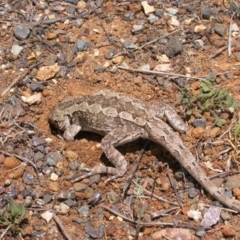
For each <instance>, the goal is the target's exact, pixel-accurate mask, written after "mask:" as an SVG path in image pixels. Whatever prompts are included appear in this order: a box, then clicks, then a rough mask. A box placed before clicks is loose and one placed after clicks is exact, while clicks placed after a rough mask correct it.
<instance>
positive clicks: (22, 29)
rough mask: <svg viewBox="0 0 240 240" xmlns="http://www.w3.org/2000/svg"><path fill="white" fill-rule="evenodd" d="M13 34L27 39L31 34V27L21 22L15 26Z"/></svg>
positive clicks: (18, 37)
mask: <svg viewBox="0 0 240 240" xmlns="http://www.w3.org/2000/svg"><path fill="white" fill-rule="evenodd" d="M13 34H14V36H15V37H16V38H17V39H18V40H24V39H26V38H27V37H28V36H29V34H30V29H29V28H28V27H27V26H25V25H22V24H19V25H17V26H15V27H14V28H13Z"/></svg>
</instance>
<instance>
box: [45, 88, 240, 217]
mask: <svg viewBox="0 0 240 240" xmlns="http://www.w3.org/2000/svg"><path fill="white" fill-rule="evenodd" d="M164 116H165V117H166V119H167V121H168V123H169V124H168V123H166V122H165V121H164V120H163V117H164ZM48 120H49V123H50V124H51V125H52V126H54V127H55V128H56V129H58V130H60V131H61V132H63V138H64V139H65V140H66V141H73V140H74V137H75V136H76V135H77V134H78V133H79V132H80V131H89V132H94V133H97V134H100V135H102V136H103V138H102V140H101V146H102V149H103V152H104V153H105V155H106V157H107V158H108V159H109V161H110V162H111V163H112V164H113V165H114V167H106V166H102V167H100V168H97V169H93V170H91V171H90V172H88V173H86V174H84V175H82V176H80V177H77V178H75V179H73V180H72V182H76V181H80V180H82V179H84V178H86V177H89V176H92V175H94V174H102V173H105V174H108V175H112V176H111V177H109V178H108V179H107V180H106V182H108V181H110V180H113V179H116V178H118V177H122V176H124V174H125V173H126V171H127V161H126V160H125V158H124V156H123V155H122V154H121V153H120V152H119V151H118V150H117V149H116V147H118V146H120V145H123V144H126V143H129V142H132V141H134V140H136V139H139V138H143V139H149V140H151V141H153V142H155V143H157V144H159V145H161V146H163V147H164V148H166V149H167V150H168V151H169V152H170V153H171V154H172V156H173V157H175V158H176V160H178V161H179V163H180V164H181V165H182V166H183V167H184V168H185V169H186V170H187V171H188V173H189V174H190V175H192V177H193V178H195V180H196V181H197V182H198V183H199V184H200V185H201V186H202V187H203V188H204V189H205V190H206V191H207V192H208V193H209V194H210V195H212V196H213V197H214V198H215V199H216V200H218V201H219V202H221V203H222V204H223V205H225V206H227V207H229V208H231V209H233V210H235V211H237V212H240V202H239V201H236V200H233V199H230V198H228V197H227V196H226V195H225V194H224V193H223V192H222V191H221V190H220V189H219V188H218V187H217V186H216V185H214V184H213V183H212V182H211V181H210V180H209V179H208V177H207V176H206V174H205V173H204V172H203V170H202V169H201V167H200V166H199V164H198V163H197V161H196V159H195V157H194V156H193V154H192V153H191V151H190V150H189V149H188V148H187V147H186V146H185V145H184V143H183V141H182V139H181V137H180V136H179V133H184V132H186V131H187V129H188V127H187V125H186V124H185V123H184V121H183V120H182V119H181V117H180V116H179V115H178V114H177V113H176V111H175V110H174V108H172V107H171V106H170V105H168V104H166V103H162V102H156V103H154V104H149V103H148V102H144V101H140V100H138V99H135V98H130V97H128V96H125V95H124V94H120V93H115V92H111V91H110V90H101V91H99V92H97V93H94V94H92V95H87V96H80V97H79V96H76V97H70V98H67V99H65V100H63V101H61V102H60V103H58V104H57V105H56V106H55V107H54V108H53V110H52V111H51V112H50V114H49V118H48ZM169 125H171V127H170V126H169ZM173 129H174V130H176V131H178V132H179V133H176V132H175V131H174V130H173Z"/></svg>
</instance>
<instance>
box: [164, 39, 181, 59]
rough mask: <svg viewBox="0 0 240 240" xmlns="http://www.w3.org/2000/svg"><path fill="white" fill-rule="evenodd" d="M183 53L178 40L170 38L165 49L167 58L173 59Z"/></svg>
mask: <svg viewBox="0 0 240 240" xmlns="http://www.w3.org/2000/svg"><path fill="white" fill-rule="evenodd" d="M182 51H183V45H182V43H181V42H180V40H179V38H178V37H177V36H172V37H170V39H169V42H168V44H167V48H166V55H167V56H168V57H169V58H173V57H175V56H177V55H178V54H180V53H181V52H182Z"/></svg>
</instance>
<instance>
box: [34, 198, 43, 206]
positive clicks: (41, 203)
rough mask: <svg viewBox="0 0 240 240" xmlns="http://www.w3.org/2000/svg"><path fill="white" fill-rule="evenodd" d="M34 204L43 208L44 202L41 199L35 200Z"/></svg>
mask: <svg viewBox="0 0 240 240" xmlns="http://www.w3.org/2000/svg"><path fill="white" fill-rule="evenodd" d="M35 203H36V204H37V205H40V206H43V205H44V204H45V202H44V200H43V199H41V198H36V199H35Z"/></svg>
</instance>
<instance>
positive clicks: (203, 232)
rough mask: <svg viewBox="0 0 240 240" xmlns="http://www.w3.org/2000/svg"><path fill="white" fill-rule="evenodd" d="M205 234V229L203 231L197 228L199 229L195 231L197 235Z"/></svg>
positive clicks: (202, 235)
mask: <svg viewBox="0 0 240 240" xmlns="http://www.w3.org/2000/svg"><path fill="white" fill-rule="evenodd" d="M205 234H206V231H204V230H199V231H197V232H196V235H197V236H198V237H204V235H205Z"/></svg>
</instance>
